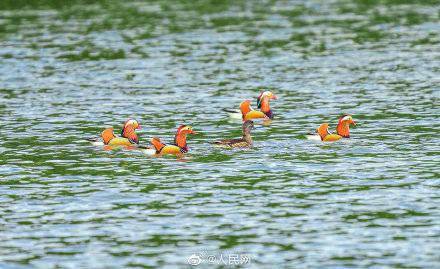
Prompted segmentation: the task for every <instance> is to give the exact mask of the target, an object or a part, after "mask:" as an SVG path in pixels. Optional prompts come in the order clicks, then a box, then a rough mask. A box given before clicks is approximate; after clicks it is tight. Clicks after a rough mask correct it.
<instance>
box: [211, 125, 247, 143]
mask: <svg viewBox="0 0 440 269" xmlns="http://www.w3.org/2000/svg"><path fill="white" fill-rule="evenodd" d="M253 128H254V123H253V121H250V120H247V121H245V122H244V123H243V125H242V131H243V137H242V138H235V139H224V140H219V141H215V142H214V143H213V144H214V145H215V146H218V147H223V148H250V147H252V145H253V141H252V137H251V130H252V129H253Z"/></svg>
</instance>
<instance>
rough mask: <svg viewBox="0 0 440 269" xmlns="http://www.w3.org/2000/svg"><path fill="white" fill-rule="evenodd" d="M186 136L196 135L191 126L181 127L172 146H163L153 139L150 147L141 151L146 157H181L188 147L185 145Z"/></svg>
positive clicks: (157, 139)
mask: <svg viewBox="0 0 440 269" xmlns="http://www.w3.org/2000/svg"><path fill="white" fill-rule="evenodd" d="M188 134H196V132H195V131H193V129H192V127H191V126H188V125H181V126H180V127H179V128H178V129H177V132H176V135H175V136H174V143H173V144H169V145H167V144H165V143H163V142H162V141H161V140H160V139H159V138H157V137H153V138H152V139H151V141H150V142H151V144H152V147H149V148H144V149H143V150H142V151H143V152H144V153H145V154H147V155H156V156H161V155H176V156H182V155H183V154H185V153H187V152H188V151H189V148H188V145H187V144H186V137H187V135H188Z"/></svg>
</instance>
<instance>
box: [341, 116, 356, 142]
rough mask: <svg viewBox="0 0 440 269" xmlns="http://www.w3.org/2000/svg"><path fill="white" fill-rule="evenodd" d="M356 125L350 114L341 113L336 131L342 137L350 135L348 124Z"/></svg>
mask: <svg viewBox="0 0 440 269" xmlns="http://www.w3.org/2000/svg"><path fill="white" fill-rule="evenodd" d="M352 124H353V125H356V122H355V121H354V120H353V117H352V116H351V115H342V116H341V117H340V118H339V121H338V126H336V133H337V134H338V135H340V136H342V137H345V138H349V137H350V125H352Z"/></svg>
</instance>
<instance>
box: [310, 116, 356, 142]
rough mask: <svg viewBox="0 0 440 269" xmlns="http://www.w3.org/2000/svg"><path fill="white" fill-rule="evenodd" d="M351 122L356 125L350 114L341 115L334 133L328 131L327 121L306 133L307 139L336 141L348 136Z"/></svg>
mask: <svg viewBox="0 0 440 269" xmlns="http://www.w3.org/2000/svg"><path fill="white" fill-rule="evenodd" d="M351 124H353V125H356V122H355V121H354V120H353V117H352V116H351V115H342V116H341V117H340V118H339V121H338V125H337V126H336V134H332V133H330V132H329V131H328V123H323V124H321V125H320V126H319V127H318V129H317V130H316V133H314V134H309V135H307V139H309V140H319V141H325V142H330V141H337V140H339V139H341V138H350V125H351Z"/></svg>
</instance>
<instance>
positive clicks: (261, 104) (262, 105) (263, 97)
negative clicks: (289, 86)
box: [257, 91, 278, 113]
mask: <svg viewBox="0 0 440 269" xmlns="http://www.w3.org/2000/svg"><path fill="white" fill-rule="evenodd" d="M276 99H278V97H277V96H276V95H275V94H273V93H272V92H271V91H264V92H262V93H261V94H260V96H258V98H257V107H258V108H259V109H260V110H261V111H263V112H264V113H267V112H269V111H270V106H269V102H270V100H276Z"/></svg>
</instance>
